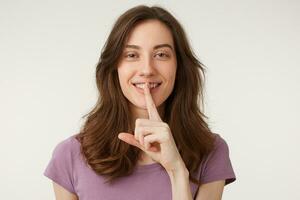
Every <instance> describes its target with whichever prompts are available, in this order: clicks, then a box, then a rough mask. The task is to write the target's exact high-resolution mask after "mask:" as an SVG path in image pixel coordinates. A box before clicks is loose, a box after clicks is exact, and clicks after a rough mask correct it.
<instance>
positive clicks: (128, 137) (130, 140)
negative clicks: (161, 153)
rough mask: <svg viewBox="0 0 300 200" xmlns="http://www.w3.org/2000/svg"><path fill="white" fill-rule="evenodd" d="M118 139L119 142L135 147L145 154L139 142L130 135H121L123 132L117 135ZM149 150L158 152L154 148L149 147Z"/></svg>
mask: <svg viewBox="0 0 300 200" xmlns="http://www.w3.org/2000/svg"><path fill="white" fill-rule="evenodd" d="M118 138H119V139H120V140H122V141H124V142H126V143H128V144H130V145H133V146H136V147H138V148H140V149H141V150H143V151H145V152H146V149H145V148H144V146H142V145H141V144H140V142H139V141H138V140H136V139H135V137H134V136H133V135H132V134H131V133H123V132H122V133H119V135H118ZM149 150H150V151H154V152H157V151H158V149H157V148H156V147H150V148H149Z"/></svg>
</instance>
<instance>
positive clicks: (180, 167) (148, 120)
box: [44, 5, 236, 200]
mask: <svg viewBox="0 0 300 200" xmlns="http://www.w3.org/2000/svg"><path fill="white" fill-rule="evenodd" d="M96 80H97V87H98V90H99V99H98V102H97V104H96V106H95V108H94V109H93V110H92V111H91V112H90V113H88V117H87V120H86V122H85V124H84V126H83V127H82V129H81V131H80V132H79V133H77V134H74V135H72V136H70V137H69V138H67V139H65V140H63V141H61V142H60V143H59V144H58V145H57V146H56V148H55V149H54V151H53V155H52V159H51V160H50V162H49V164H48V166H47V168H46V170H45V172H44V175H45V176H47V177H49V178H50V179H52V180H53V184H54V191H55V195H56V199H58V200H62V199H64V200H75V199H80V200H98V199H99V200H102V199H103V200H117V199H122V200H127V199H128V200H129V199H130V200H148V199H149V200H150V199H151V200H153V199H155V200H168V199H169V200H171V199H172V200H176V199H178V200H192V199H197V200H200V199H201V200H217V199H221V196H222V192H223V188H224V185H227V184H229V183H231V182H233V181H235V179H236V178H235V173H234V171H233V168H232V165H231V161H230V158H229V149H228V145H227V143H226V142H225V140H224V139H223V138H222V137H221V136H220V135H219V134H216V133H212V132H211V130H210V129H209V127H208V124H207V123H206V122H205V118H207V117H206V116H205V115H204V114H203V113H202V111H201V110H200V103H202V104H201V105H203V83H204V68H203V65H202V63H201V62H199V61H198V60H197V59H196V57H195V55H194V54H193V52H192V50H191V48H190V46H189V43H188V40H187V37H186V35H185V33H184V30H183V28H182V27H181V25H180V24H179V22H178V21H177V20H176V19H175V18H174V17H173V16H172V15H171V14H170V13H169V12H168V11H166V10H165V9H163V8H161V7H156V6H154V7H147V6H143V5H141V6H137V7H134V8H132V9H130V10H128V11H126V12H125V13H124V14H122V15H121V16H120V17H119V18H118V20H117V21H116V23H115V25H114V27H113V29H112V31H111V33H110V35H109V37H108V39H107V41H106V44H105V46H104V48H103V50H102V52H101V56H100V60H99V63H98V65H97V69H96Z"/></svg>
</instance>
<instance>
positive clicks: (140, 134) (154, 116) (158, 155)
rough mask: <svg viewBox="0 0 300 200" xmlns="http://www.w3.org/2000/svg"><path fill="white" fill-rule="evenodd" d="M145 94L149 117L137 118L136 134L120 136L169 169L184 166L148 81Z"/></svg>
mask: <svg viewBox="0 0 300 200" xmlns="http://www.w3.org/2000/svg"><path fill="white" fill-rule="evenodd" d="M144 94H145V100H146V105H147V110H148V114H149V119H141V118H138V119H136V124H135V125H136V126H135V131H134V135H133V134H131V133H119V135H118V138H119V139H121V140H123V141H124V142H126V143H128V144H131V145H134V146H136V147H138V148H140V149H141V150H143V151H144V152H145V153H146V154H147V155H149V156H150V157H151V158H152V159H153V160H155V161H156V162H159V163H160V164H161V165H162V166H163V167H164V168H165V169H166V170H167V171H172V170H176V169H177V168H178V167H181V166H182V164H183V161H182V158H181V156H180V154H179V151H178V149H177V146H176V144H175V141H174V138H173V135H172V133H171V130H170V128H169V125H168V124H167V123H165V122H163V121H162V120H161V118H160V116H159V113H158V111H157V109H156V106H155V103H154V101H153V99H152V96H151V93H150V89H149V85H148V83H145V86H144Z"/></svg>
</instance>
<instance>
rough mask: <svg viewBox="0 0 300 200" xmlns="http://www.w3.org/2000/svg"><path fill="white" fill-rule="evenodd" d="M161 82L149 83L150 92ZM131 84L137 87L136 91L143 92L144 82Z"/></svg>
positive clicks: (155, 89) (157, 87) (156, 88)
mask: <svg viewBox="0 0 300 200" xmlns="http://www.w3.org/2000/svg"><path fill="white" fill-rule="evenodd" d="M161 84H162V82H160V83H150V92H151V93H152V92H155V91H157V90H158V89H159V88H160V87H159V86H160V85H161ZM132 85H133V86H134V87H135V88H136V89H137V91H138V92H139V93H144V87H145V86H146V84H145V83H132Z"/></svg>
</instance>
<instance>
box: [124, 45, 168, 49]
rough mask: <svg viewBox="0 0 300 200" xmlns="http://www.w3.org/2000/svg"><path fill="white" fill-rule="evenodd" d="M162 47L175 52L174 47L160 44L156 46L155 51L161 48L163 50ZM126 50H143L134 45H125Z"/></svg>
mask: <svg viewBox="0 0 300 200" xmlns="http://www.w3.org/2000/svg"><path fill="white" fill-rule="evenodd" d="M162 47H169V48H170V49H171V50H173V47H172V46H171V45H169V44H158V45H155V46H154V47H153V49H154V50H155V49H159V48H162ZM125 48H132V49H141V47H140V46H137V45H133V44H127V45H125Z"/></svg>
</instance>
